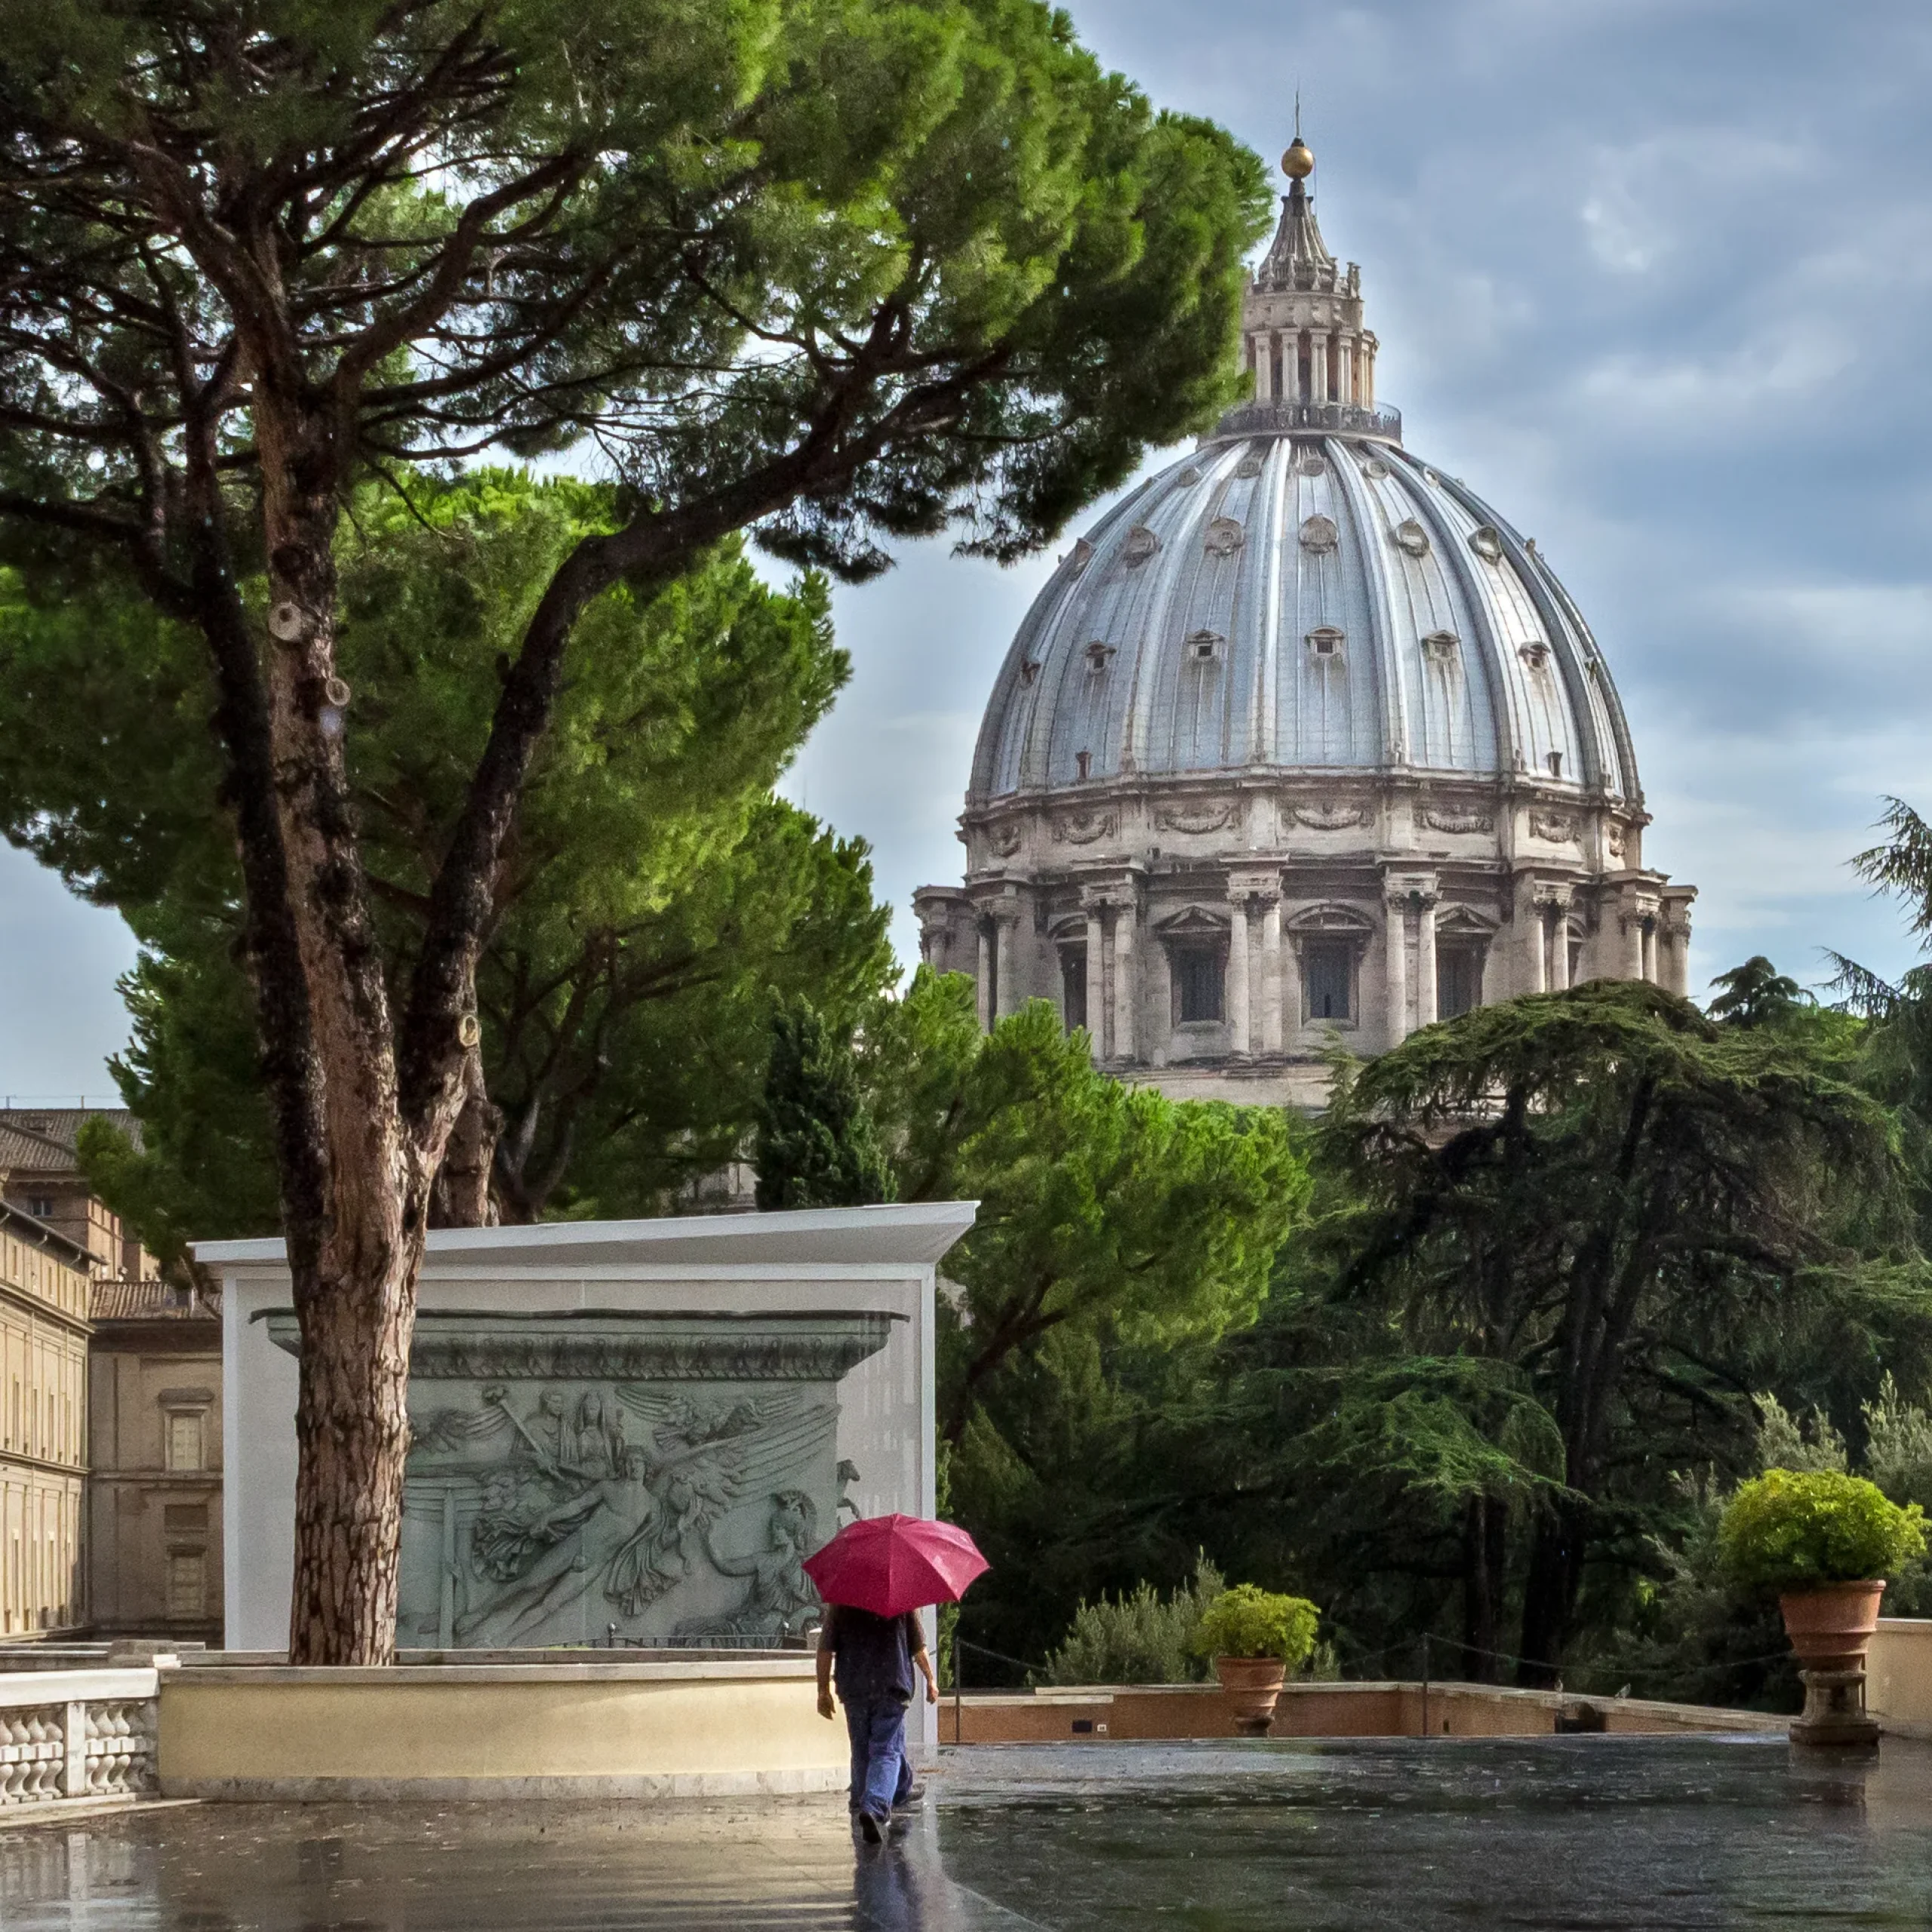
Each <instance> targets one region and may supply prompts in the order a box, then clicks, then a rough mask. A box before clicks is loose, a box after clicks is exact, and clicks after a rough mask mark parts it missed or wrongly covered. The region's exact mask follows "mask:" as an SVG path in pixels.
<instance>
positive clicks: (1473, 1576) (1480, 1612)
mask: <svg viewBox="0 0 1932 1932" xmlns="http://www.w3.org/2000/svg"><path fill="white" fill-rule="evenodd" d="M1508 1518H1509V1506H1508V1505H1507V1504H1506V1503H1504V1502H1503V1500H1502V1499H1501V1498H1500V1497H1494V1496H1472V1497H1470V1498H1469V1503H1468V1504H1467V1506H1466V1508H1465V1509H1464V1512H1463V1652H1464V1655H1463V1672H1464V1674H1465V1675H1466V1676H1467V1677H1468V1678H1469V1679H1470V1681H1472V1682H1473V1683H1477V1684H1493V1683H1494V1682H1495V1681H1496V1679H1497V1659H1496V1655H1495V1654H1496V1653H1497V1651H1499V1650H1500V1648H1501V1647H1502V1646H1501V1644H1500V1638H1501V1637H1502V1634H1503V1576H1504V1571H1503V1555H1504V1548H1505V1545H1504V1531H1505V1530H1506V1527H1507V1524H1508Z"/></svg>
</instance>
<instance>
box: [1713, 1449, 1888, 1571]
mask: <svg viewBox="0 0 1932 1932" xmlns="http://www.w3.org/2000/svg"><path fill="white" fill-rule="evenodd" d="M1924 1554H1925V1516H1924V1512H1923V1511H1922V1510H1921V1509H1920V1508H1919V1506H1918V1504H1917V1503H1911V1504H1909V1505H1908V1506H1906V1507H1905V1508H1903V1509H1901V1508H1900V1506H1898V1504H1897V1503H1894V1502H1893V1501H1892V1500H1891V1499H1890V1497H1887V1495H1886V1494H1885V1493H1884V1491H1883V1490H1881V1489H1880V1488H1879V1487H1878V1484H1875V1483H1870V1482H1867V1481H1866V1480H1865V1479H1864V1478H1863V1477H1862V1476H1848V1475H1844V1474H1843V1473H1841V1472H1839V1471H1838V1470H1835V1469H1767V1470H1766V1471H1765V1472H1764V1474H1763V1475H1761V1476H1759V1477H1758V1478H1757V1480H1756V1481H1754V1482H1747V1483H1746V1484H1744V1485H1743V1487H1742V1488H1740V1490H1739V1491H1738V1492H1737V1494H1736V1495H1735V1496H1734V1497H1732V1498H1731V1499H1730V1503H1728V1504H1727V1506H1725V1509H1724V1521H1722V1522H1721V1524H1719V1525H1718V1556H1719V1558H1721V1561H1723V1564H1724V1568H1725V1570H1726V1571H1727V1572H1728V1574H1730V1576H1731V1577H1732V1578H1733V1579H1734V1580H1735V1581H1737V1582H1738V1583H1743V1584H1744V1585H1746V1586H1748V1587H1749V1588H1750V1589H1759V1590H1772V1591H1779V1592H1783V1591H1786V1590H1807V1589H1815V1588H1817V1586H1820V1585H1821V1584H1825V1583H1869V1582H1875V1581H1876V1580H1878V1579H1879V1578H1881V1577H1892V1576H1895V1575H1897V1573H1898V1571H1900V1568H1901V1567H1903V1566H1904V1565H1905V1564H1907V1563H1909V1562H1910V1561H1912V1558H1915V1557H1918V1556H1923V1555H1924Z"/></svg>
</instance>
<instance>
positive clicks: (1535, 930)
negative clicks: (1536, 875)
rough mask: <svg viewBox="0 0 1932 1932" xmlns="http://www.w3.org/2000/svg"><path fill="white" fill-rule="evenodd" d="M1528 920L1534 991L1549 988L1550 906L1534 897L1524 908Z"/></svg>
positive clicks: (1545, 990)
mask: <svg viewBox="0 0 1932 1932" xmlns="http://www.w3.org/2000/svg"><path fill="white" fill-rule="evenodd" d="M1524 917H1525V918H1526V919H1527V921H1528V933H1527V937H1528V940H1529V950H1530V991H1531V992H1533V993H1542V992H1548V991H1549V907H1548V906H1546V905H1544V903H1543V901H1542V900H1540V899H1538V898H1535V897H1532V898H1531V900H1530V903H1529V904H1528V906H1527V907H1526V908H1525V909H1524Z"/></svg>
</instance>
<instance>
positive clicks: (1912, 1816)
mask: <svg viewBox="0 0 1932 1932" xmlns="http://www.w3.org/2000/svg"><path fill="white" fill-rule="evenodd" d="M1817 1755H1818V1754H1807V1755H1804V1756H1794V1755H1793V1754H1792V1752H1791V1750H1790V1749H1789V1746H1786V1744H1785V1743H1783V1741H1782V1740H1759V1739H1754V1738H1734V1739H1694V1738H1635V1737H1567V1738H1552V1739H1534V1740H1528V1739H1524V1740H1487V1741H1481V1742H1477V1741H1471V1742H1451V1741H1447V1740H1444V1741H1440V1742H1436V1741H1427V1742H1415V1743H1404V1742H1400V1741H1396V1740H1380V1741H1375V1742H1364V1743H1257V1744H1254V1745H1245V1744H1244V1745H1194V1746H1189V1745H1147V1746H1140V1745H1131V1744H1117V1745H1096V1746H1086V1747H1079V1748H1075V1747H1066V1748H1063V1747H1059V1746H1004V1747H986V1748H981V1749H968V1750H965V1751H958V1752H946V1753H945V1754H944V1755H943V1757H942V1759H941V1762H940V1767H939V1769H938V1770H937V1772H936V1773H935V1774H934V1776H933V1777H931V1780H930V1781H929V1795H928V1798H927V1799H926V1801H925V1802H924V1804H923V1805H922V1806H921V1807H919V1809H918V1810H917V1811H916V1812H915V1813H914V1814H912V1815H911V1816H910V1817H909V1818H908V1819H907V1820H906V1821H905V1822H904V1823H903V1826H901V1828H900V1829H899V1830H898V1831H897V1832H895V1835H894V1841H893V1842H892V1843H891V1844H890V1845H888V1847H884V1849H882V1850H877V1851H874V1850H869V1849H868V1848H866V1847H863V1846H860V1845H858V1844H856V1843H855V1841H854V1838H853V1837H852V1835H851V1831H850V1829H849V1826H848V1823H847V1821H846V1818H845V1816H844V1807H843V1804H842V1803H841V1802H840V1801H838V1800H830V1801H828V1800H825V1799H819V1798H799V1799H777V1800H769V1801H759V1802H755V1801H750V1800H744V1801H712V1802H705V1803H697V1802H688V1803H682V1804H660V1805H657V1806H647V1805H641V1804H582V1805H571V1804H561V1803H560V1804H517V1805H485V1804H475V1805H463V1804H391V1805H386V1806H378V1805H308V1806H299V1807H298V1806H292V1805H291V1806H281V1805H273V1806H271V1805H212V1804H211V1805H199V1806H189V1807H180V1808H173V1807H170V1808H165V1809H158V1810H152V1811H146V1812H134V1813H122V1814H114V1815H110V1816H106V1817H95V1818H91V1819H87V1820H65V1821H62V1822H60V1823H49V1824H48V1825H44V1826H20V1827H17V1828H15V1829H11V1830H9V1831H7V1832H0V1927H5V1932H54V1928H60V1932H150V1928H152V1932H242V1928H248V1932H253V1929H254V1928H257V1927H260V1928H264V1929H265V1932H266V1928H274V1932H537V1928H546V1932H548V1929H549V1928H555V1932H592V1928H595V1932H629V1928H633V1927H635V1928H647V1927H648V1928H660V1927H691V1928H694V1932H697V1929H698V1928H705V1927H727V1926H729V1927H743V1928H746V1932H763V1928H766V1927H798V1928H811V1932H818V1928H824V1932H832V1928H841V1932H843V1929H844V1928H851V1932H1023V1928H1026V1927H1041V1928H1051V1932H1072V1928H1075V1927H1123V1928H1128V1932H1137V1928H1143V1927H1144V1928H1149V1929H1150V1932H1151V1928H1154V1927H1174V1928H1184V1929H1185V1932H1249V1928H1254V1932H1263V1929H1264V1928H1266V1932H1277V1928H1283V1929H1285V1928H1294V1929H1295V1932H1303V1928H1306V1932H1368V1929H1369V1928H1374V1932H1389V1928H1398V1929H1399V1932H1436V1928H1443V1932H1447V1928H1451V1927H1454V1928H1455V1932H1486V1928H1489V1927H1550V1928H1557V1927H1562V1928H1566V1929H1567V1928H1577V1932H1626V1929H1627V1932H1663V1928H1672V1932H1675V1928H1696V1932H1703V1928H1706V1927H1710V1928H1719V1927H1724V1928H1728V1927H1752V1926H1767V1927H1768V1926H1773V1925H1775V1926H1777V1927H1779V1928H1780V1932H1801V1928H1808V1927H1833V1928H1840V1927H1847V1926H1860V1927H1884V1926H1909V1927H1921V1928H1922V1927H1927V1926H1932V1748H1928V1747H1926V1746H1917V1745H1911V1744H1906V1743H1898V1742H1895V1741H1890V1740H1888V1741H1887V1743H1886V1745H1885V1746H1884V1750H1883V1752H1881V1755H1880V1756H1879V1757H1878V1759H1877V1761H1875V1762H1870V1761H1817Z"/></svg>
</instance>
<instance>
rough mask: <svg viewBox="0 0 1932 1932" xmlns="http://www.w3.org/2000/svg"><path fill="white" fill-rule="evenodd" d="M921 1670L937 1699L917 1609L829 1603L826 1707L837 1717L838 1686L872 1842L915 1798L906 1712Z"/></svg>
mask: <svg viewBox="0 0 1932 1932" xmlns="http://www.w3.org/2000/svg"><path fill="white" fill-rule="evenodd" d="M915 1669H917V1670H918V1672H919V1674H920V1675H921V1676H923V1677H924V1679H925V1682H926V1702H927V1703H929V1704H937V1703H938V1702H939V1679H938V1678H937V1677H936V1676H934V1674H933V1660H932V1658H931V1656H929V1655H928V1653H927V1650H926V1638H925V1632H924V1631H923V1630H922V1629H921V1628H920V1627H919V1617H918V1612H917V1611H905V1612H904V1613H903V1614H901V1615H900V1616H897V1617H879V1616H875V1614H873V1613H872V1611H869V1610H860V1609H859V1608H857V1607H856V1606H854V1605H853V1604H843V1603H834V1604H827V1605H826V1611H825V1621H824V1623H823V1624H821V1625H820V1628H819V1635H818V1712H819V1715H820V1717H822V1718H830V1717H831V1716H832V1715H833V1711H832V1687H833V1685H834V1684H837V1686H838V1702H839V1703H841V1704H842V1705H844V1707H845V1729H846V1733H847V1735H848V1737H850V1738H851V1743H852V1784H851V1808H852V1809H853V1810H854V1811H856V1812H857V1814H858V1817H859V1829H860V1831H861V1832H863V1833H864V1834H865V1838H866V1843H867V1844H879V1843H881V1841H883V1839H884V1836H885V1828H886V1826H887V1825H888V1823H890V1822H891V1818H892V1814H893V1810H894V1807H896V1806H898V1805H901V1804H904V1803H905V1802H906V1800H907V1799H908V1798H910V1797H911V1796H912V1762H911V1761H910V1760H909V1758H907V1756H906V1709H907V1707H908V1706H909V1705H910V1704H911V1703H912V1694H913V1691H914V1689H915V1685H914V1682H913V1676H912V1673H913V1672H914V1670H915Z"/></svg>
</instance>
